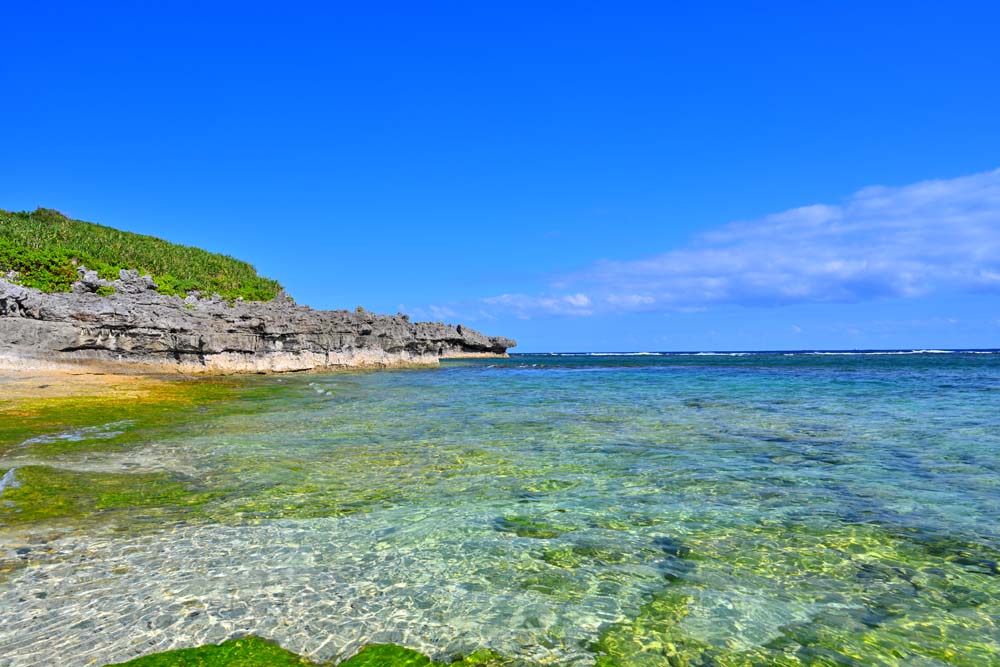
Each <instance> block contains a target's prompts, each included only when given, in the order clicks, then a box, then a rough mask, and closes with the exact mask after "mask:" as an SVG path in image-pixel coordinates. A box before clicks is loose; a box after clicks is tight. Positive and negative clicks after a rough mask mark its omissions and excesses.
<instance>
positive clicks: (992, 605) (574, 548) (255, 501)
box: [0, 354, 1000, 667]
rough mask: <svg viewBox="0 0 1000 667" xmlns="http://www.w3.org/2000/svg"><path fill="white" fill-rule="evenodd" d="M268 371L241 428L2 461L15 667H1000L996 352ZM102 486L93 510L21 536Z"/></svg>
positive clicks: (1, 618)
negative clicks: (254, 643) (207, 657)
mask: <svg viewBox="0 0 1000 667" xmlns="http://www.w3.org/2000/svg"><path fill="white" fill-rule="evenodd" d="M249 382H250V384H251V385H255V384H256V385H263V386H266V387H267V388H268V390H269V391H268V393H267V394H266V395H264V396H263V397H262V398H260V399H258V400H259V404H258V405H257V406H256V410H255V412H253V413H252V414H249V415H247V414H240V415H225V414H213V413H209V414H206V415H205V417H204V419H199V420H197V421H195V422H185V423H183V424H178V426H177V428H176V429H174V430H172V431H168V432H164V431H162V430H158V431H156V432H155V433H151V434H150V437H149V438H148V439H143V438H142V437H141V428H142V426H141V425H133V424H123V425H120V424H103V425H102V424H94V425H93V428H92V429H91V430H89V431H88V430H85V429H78V430H75V431H73V432H72V438H73V439H75V440H74V442H76V441H77V440H81V439H82V440H84V441H85V440H86V439H87V438H88V437H90V438H93V439H94V441H95V443H97V444H95V446H94V447H93V448H88V447H86V446H84V447H79V448H75V449H72V450H68V451H66V452H61V453H52V452H51V451H49V450H41V449H39V450H37V451H35V450H33V448H32V447H33V443H32V442H31V441H27V442H25V443H23V446H20V447H17V448H15V449H13V450H12V451H11V452H10V453H9V455H8V456H7V458H6V459H3V460H0V471H6V470H8V469H10V468H14V467H16V468H17V469H16V471H15V474H16V479H17V480H18V483H19V486H18V487H17V488H16V489H13V488H9V489H6V490H5V491H4V494H3V495H2V496H0V502H2V503H5V505H4V508H3V511H4V512H6V514H3V515H2V516H4V517H5V519H4V521H5V522H6V523H7V527H6V528H3V527H2V526H0V664H4V665H10V666H11V667H25V666H27V665H50V664H53V660H54V659H55V658H57V657H58V658H59V664H62V665H67V666H71V665H89V664H103V663H104V662H110V661H116V660H125V659H128V658H131V657H134V656H137V655H142V654H146V653H150V652H153V651H159V650H165V649H168V648H176V647H181V646H191V645H195V644H203V643H207V642H217V641H221V640H224V639H227V638H229V637H233V636H239V635H243V634H246V633H254V634H258V635H261V636H264V637H268V638H271V639H275V640H277V641H278V642H280V643H281V644H282V645H283V646H285V647H286V648H289V649H291V650H294V651H296V652H300V653H303V654H306V655H309V656H313V657H316V658H321V659H336V658H344V657H347V656H349V655H351V654H353V653H354V652H355V651H356V650H357V649H358V648H359V647H360V646H362V645H363V644H366V643H373V642H394V643H399V644H402V645H405V646H409V647H412V648H416V649H420V650H422V651H424V652H426V653H428V654H429V655H431V656H433V657H436V658H442V659H449V658H451V657H453V656H455V655H457V654H463V653H468V652H470V651H472V650H475V649H477V648H484V647H487V648H492V649H495V650H496V651H498V652H500V653H501V654H503V655H506V656H509V657H511V658H515V659H523V660H526V661H536V662H544V663H559V664H570V665H591V664H594V663H595V661H597V662H598V663H599V664H602V665H637V666H638V665H692V666H693V665H761V666H764V665H774V664H781V665H813V664H814V665H893V666H897V665H898V666H900V667H902V666H904V665H905V666H910V665H927V666H930V665H968V666H972V665H975V666H981V665H996V664H1000V658H998V655H1000V642H998V637H1000V628H998V627H997V625H998V623H1000V571H998V564H997V561H998V559H1000V416H998V415H1000V355H944V354H926V355H904V356H880V357H864V356H826V357H824V356H793V357H787V356H780V355H775V356H766V357H765V356H745V357H727V356H703V357H693V356H688V357H675V356H653V357H651V356H642V357H615V356H601V357H575V356H574V357H544V356H539V357H528V356H523V357H517V358H513V359H510V360H504V361H496V360H491V361H489V362H485V361H484V362H452V363H448V364H446V365H445V366H444V368H442V369H440V370H431V371H408V372H384V373H372V374H343V375H329V376H315V375H313V376H299V377H281V378H274V377H271V378H256V379H252V380H250V381H249ZM126 426H127V429H128V437H129V438H130V439H129V440H128V442H127V443H126V444H123V445H122V446H121V447H117V448H115V447H109V446H108V445H107V442H109V441H111V442H113V439H114V438H116V437H119V436H120V435H121V432H122V431H124V430H125V427H126ZM137 431H139V432H140V436H137V434H136V432H137ZM57 438H58V436H57ZM67 439H68V436H67ZM53 441H54V440H53V438H52V437H49V438H42V439H41V440H37V441H36V442H37V443H41V444H46V443H51V442H53ZM84 444H86V443H84ZM126 475H128V476H131V475H135V476H142V477H126V478H125V479H126V480H139V479H141V480H143V483H142V484H141V485H139V486H141V487H142V488H141V489H138V490H136V489H129V490H128V491H127V492H126V491H123V490H121V489H120V488H119V486H116V484H117V483H118V482H117V480H119V479H121V478H122V477H123V476H126ZM81 485H82V486H81ZM102 485H103V486H102ZM132 486H136V485H132ZM87 488H100V489H105V490H104V491H102V493H103V494H104V495H101V496H100V497H99V499H98V500H96V501H94V502H93V504H92V506H90V509H89V510H88V512H86V513H80V514H73V512H72V511H70V510H67V511H65V512H62V513H60V514H58V515H56V514H53V515H52V518H42V519H38V520H32V521H20V522H19V521H18V520H17V516H18V513H19V512H27V511H30V507H29V506H28V505H29V504H30V503H45V502H56V504H58V501H59V498H60V497H61V496H60V494H71V493H73V494H79V493H83V491H82V490H81V489H84V490H85V489H87ZM33 489H34V491H33ZM143 489H144V490H143ZM32 493H34V495H32ZM137 493H138V494H139V496H134V495H132V494H137ZM142 494H145V495H142ZM76 497H77V496H74V498H76ZM53 498H54V499H55V500H54V501H53V500H52V499H53ZM67 507H70V505H67ZM74 507H75V505H74Z"/></svg>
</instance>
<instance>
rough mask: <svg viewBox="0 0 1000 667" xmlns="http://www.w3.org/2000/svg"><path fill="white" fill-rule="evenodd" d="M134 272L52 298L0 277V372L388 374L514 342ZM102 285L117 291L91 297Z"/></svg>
mask: <svg viewBox="0 0 1000 667" xmlns="http://www.w3.org/2000/svg"><path fill="white" fill-rule="evenodd" d="M132 273H134V272H125V271H123V272H122V276H121V277H120V279H119V280H116V281H113V282H109V281H103V280H100V279H97V278H96V277H95V276H91V275H89V274H88V275H85V276H81V280H80V281H79V282H78V283H76V284H75V285H74V291H73V292H68V293H57V294H45V293H43V292H40V291H38V290H34V289H28V288H25V287H22V286H19V285H15V284H13V283H10V282H8V281H6V280H3V279H2V278H0V366H3V367H7V368H45V367H48V368H53V367H61V366H69V365H91V366H99V367H114V368H116V369H122V368H127V367H134V368H136V369H138V370H151V371H180V372H187V373H190V372H203V373H250V372H281V371H301V370H320V369H324V368H330V369H332V368H347V367H373V368H385V367H392V366H407V365H420V364H436V363H437V362H438V360H439V359H441V358H446V357H470V356H504V355H505V354H506V352H507V349H508V348H510V347H513V346H514V345H516V343H515V342H514V341H513V340H510V339H509V338H501V337H489V336H485V335H483V334H481V333H479V332H478V331H474V330H472V329H469V328H466V327H463V326H452V325H448V324H439V323H432V322H410V321H408V319H406V318H405V317H403V316H400V315H394V316H388V315H375V314H373V313H369V312H365V311H359V312H349V311H346V310H329V311H320V310H312V309H311V308H309V307H307V306H298V305H295V304H294V303H292V302H291V300H284V299H278V300H275V301H269V302H245V303H244V302H236V303H233V304H229V303H227V302H225V301H221V300H218V299H193V298H188V299H187V300H184V299H181V298H180V297H171V296H164V295H161V294H159V293H157V292H156V291H155V290H156V286H155V284H153V282H152V281H151V280H149V278H148V277H142V276H138V274H135V275H132ZM126 274H128V275H126ZM102 286H107V287H114V288H115V290H116V292H115V293H114V294H112V295H110V296H99V295H97V294H96V293H94V292H95V290H96V289H97V288H98V287H102Z"/></svg>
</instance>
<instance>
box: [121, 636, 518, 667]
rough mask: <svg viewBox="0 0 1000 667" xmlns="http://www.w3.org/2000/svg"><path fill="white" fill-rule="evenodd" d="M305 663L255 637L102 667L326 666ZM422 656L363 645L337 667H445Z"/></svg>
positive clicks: (466, 665) (474, 657) (491, 666)
mask: <svg viewBox="0 0 1000 667" xmlns="http://www.w3.org/2000/svg"><path fill="white" fill-rule="evenodd" d="M327 664H332V663H318V662H311V661H309V660H306V659H305V658H303V657H300V656H297V655H295V654H294V653H291V652H290V651H286V650H285V649H283V648H281V647H280V646H278V645H277V644H275V643H273V642H269V641H266V640H264V639H260V638H258V637H252V636H251V637H244V638H242V639H230V640H229V641H227V642H223V643H221V644H218V645H209V646H199V647H197V648H183V649H178V650H176V651H166V652H165V653H156V654H154V655H147V656H144V657H142V658H136V659H135V660H130V661H129V662H121V663H115V664H114V665H105V667H295V666H298V667H302V666H310V665H311V666H313V667H319V666H320V665H327ZM445 664H446V663H441V662H433V661H432V660H431V659H430V658H428V657H427V656H426V655H424V654H422V653H418V652H417V651H414V650H412V649H408V648H403V647H402V646H396V645H395V644H373V645H371V646H366V647H364V648H363V649H361V651H359V652H358V654H357V655H355V656H354V657H353V658H351V659H349V660H345V661H344V662H342V663H340V667H445ZM506 664H509V661H506V660H503V659H502V658H501V657H500V656H498V655H497V654H495V653H493V652H492V651H485V650H484V651H476V652H475V653H472V654H471V655H469V656H468V657H466V658H463V659H461V660H456V661H455V662H452V663H450V665H451V667H501V666H502V665H506Z"/></svg>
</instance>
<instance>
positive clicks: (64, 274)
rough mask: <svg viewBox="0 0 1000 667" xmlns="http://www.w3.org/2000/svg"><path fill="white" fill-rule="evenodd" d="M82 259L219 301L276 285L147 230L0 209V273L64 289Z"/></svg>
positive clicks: (270, 292) (268, 293) (244, 266)
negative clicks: (136, 231) (138, 231)
mask: <svg viewBox="0 0 1000 667" xmlns="http://www.w3.org/2000/svg"><path fill="white" fill-rule="evenodd" d="M80 265H83V266H86V267H87V268H88V269H92V270H94V271H97V273H98V275H100V276H101V277H102V278H104V279H106V280H114V279H116V278H118V272H119V271H120V270H122V269H135V270H137V271H139V273H141V274H143V275H147V274H148V275H151V276H152V277H153V280H155V281H156V284H157V285H158V286H159V292H160V293H161V294H177V295H180V296H186V295H187V294H188V292H191V291H195V290H197V291H199V292H201V293H204V294H212V293H217V294H219V295H221V296H222V297H223V298H225V299H238V298H242V299H244V300H247V301H268V300H270V299H273V298H274V297H275V296H277V294H278V292H279V291H280V290H281V285H279V284H278V282H277V281H274V280H271V279H269V278H264V277H261V276H259V275H257V271H256V270H255V269H254V268H253V266H251V265H250V264H248V263H246V262H243V261H240V260H238V259H234V258H232V257H229V256H227V255H220V254H217V253H211V252H208V251H206V250H202V249H200V248H192V247H189V246H182V245H177V244H175V243H170V242H168V241H164V240H162V239H158V238H155V237H152V236H143V235H140V234H133V233H131V232H124V231H121V230H118V229H113V228H111V227H105V226H103V225H97V224H94V223H91V222H83V221H80V220H71V219H69V218H67V217H66V216H64V215H63V214H61V213H59V212H58V211H53V210H51V209H45V208H40V209H38V210H36V211H34V212H31V213H28V212H23V211H22V212H19V213H12V212H10V211H4V210H0V275H2V274H4V273H7V272H11V271H14V272H16V273H17V274H18V275H17V282H19V283H20V284H22V285H25V286H27V287H33V288H36V289H40V290H42V291H45V292H66V291H69V289H70V285H71V284H72V283H73V281H74V280H76V278H77V275H76V269H77V267H78V266H80Z"/></svg>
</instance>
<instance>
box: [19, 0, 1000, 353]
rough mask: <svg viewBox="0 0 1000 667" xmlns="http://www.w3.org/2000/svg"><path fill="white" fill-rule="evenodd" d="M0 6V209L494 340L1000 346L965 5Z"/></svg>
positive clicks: (994, 90)
mask: <svg viewBox="0 0 1000 667" xmlns="http://www.w3.org/2000/svg"><path fill="white" fill-rule="evenodd" d="M29 4H30V3H18V5H16V6H15V5H10V6H7V7H5V9H4V24H5V34H4V57H3V59H2V61H0V84H2V86H3V90H4V92H5V95H4V103H3V104H2V105H0V127H2V128H3V132H2V134H0V140H2V142H3V148H4V156H5V159H4V160H3V161H2V162H0V208H7V209H33V208H35V207H36V206H48V207H52V208H57V209H59V210H62V211H63V212H65V213H67V214H70V215H72V216H74V217H79V218H83V219H87V220H93V221H95V222H102V223H105V224H109V225H113V226H117V227H121V228H125V229H129V230H133V231H138V232H142V233H147V234H155V235H157V236H161V237H164V238H167V239H170V240H173V241H177V242H182V243H188V244H192V245H199V246H202V247H206V248H209V249H211V250H216V251H220V252H225V253H228V254H231V255H234V256H237V257H241V258H244V259H247V260H249V261H251V262H253V263H254V264H255V265H256V266H257V267H258V269H259V270H260V271H261V272H262V273H264V274H266V275H270V276H273V277H276V278H278V279H280V280H281V281H282V282H283V283H284V284H285V285H286V286H287V287H288V289H289V291H290V292H291V293H292V294H293V295H294V296H295V297H296V298H297V299H298V300H299V301H300V302H304V303H308V304H310V305H312V306H313V307H317V308H337V307H346V308H353V307H354V306H356V305H359V304H362V305H364V306H366V307H367V308H369V309H372V310H376V311H380V312H396V311H397V310H399V309H401V308H402V309H404V310H405V311H407V312H410V313H411V314H413V315H414V316H416V317H420V318H428V319H434V320H437V319H444V320H451V321H463V322H466V323H468V324H470V325H471V326H474V327H476V328H479V329H481V330H483V331H485V332H488V333H496V334H506V335H511V336H514V337H516V338H518V339H519V340H520V341H521V347H520V350H521V351H539V350H669V349H680V350H684V349H788V348H884V347H997V346H1000V305H998V304H1000V172H998V171H996V170H997V169H998V168H1000V122H998V120H997V119H998V118H1000V85H998V84H1000V80H998V79H1000V77H998V75H997V71H998V70H1000V56H998V53H1000V52H998V50H997V48H996V34H997V32H998V30H1000V8H998V7H997V5H996V4H995V3H950V4H949V5H947V6H946V5H944V4H942V3H915V2H908V3H892V4H888V3H878V4H873V3H787V4H783V3H777V2H775V3H753V4H751V3H742V4H727V3H715V4H711V5H709V4H707V3H697V4H696V3H691V4H690V5H686V6H684V5H680V4H677V3H602V4H594V3H548V4H546V6H545V7H544V8H540V7H539V3H523V4H522V3H503V4H499V3H498V4H495V5H486V4H484V3H423V4H419V5H418V4H414V3H406V4H402V3H400V4H398V5H396V4H392V3H382V4H378V3H354V4H351V5H348V4H346V3H334V4H332V5H331V4H325V5H322V4H317V5H313V6H309V5H306V4H296V5H293V4H288V5H273V4H272V5H269V6H263V5H261V6H255V5H253V4H252V3H243V4H231V5H225V4H222V3H213V5H212V7H209V8H206V7H205V6H202V5H201V4H200V3H197V4H196V3H189V4H183V3H120V4H117V5H112V4H103V5H102V4H89V3H88V4H87V6H86V7H84V6H83V4H84V3H72V4H68V3H67V4H65V5H60V4H59V3H53V4H48V5H45V6H41V5H40V6H38V7H31V6H29ZM168 5H169V7H168Z"/></svg>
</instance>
